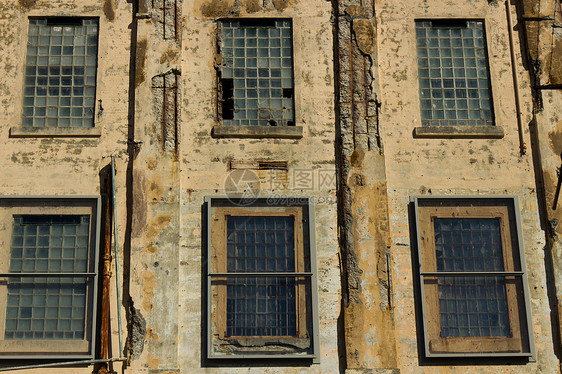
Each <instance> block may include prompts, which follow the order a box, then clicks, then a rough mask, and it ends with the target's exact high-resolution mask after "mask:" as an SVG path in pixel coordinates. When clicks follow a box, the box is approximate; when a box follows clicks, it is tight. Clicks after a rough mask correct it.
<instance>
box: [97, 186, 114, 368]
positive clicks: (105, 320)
mask: <svg viewBox="0 0 562 374" xmlns="http://www.w3.org/2000/svg"><path fill="white" fill-rule="evenodd" d="M106 182H107V183H106V187H105V188H106V192H107V193H106V198H105V235H104V239H105V241H104V246H103V278H102V297H101V300H102V301H101V326H100V359H107V358H109V286H110V281H111V226H112V217H113V215H112V212H113V209H112V204H111V200H112V199H111V195H110V191H111V190H112V178H109V176H108V177H107V178H106ZM97 373H98V374H108V373H110V371H109V364H108V363H103V364H101V365H100V367H99V368H98V371H97Z"/></svg>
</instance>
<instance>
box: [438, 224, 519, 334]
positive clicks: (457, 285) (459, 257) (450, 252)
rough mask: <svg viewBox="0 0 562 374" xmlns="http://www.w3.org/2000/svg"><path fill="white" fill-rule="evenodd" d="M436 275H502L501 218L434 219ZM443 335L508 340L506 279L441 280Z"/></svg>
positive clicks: (495, 277) (466, 278)
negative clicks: (457, 273)
mask: <svg viewBox="0 0 562 374" xmlns="http://www.w3.org/2000/svg"><path fill="white" fill-rule="evenodd" d="M434 232H435V253H436V261H437V271H455V272H467V271H503V270H504V260H503V251H502V242H501V232H500V220H499V219H497V218H435V219H434ZM439 305H440V307H439V311H440V317H441V335H442V336H443V337H449V336H508V335H509V334H510V330H509V313H508V310H507V295H506V291H505V279H504V277H497V276H490V277H442V278H439Z"/></svg>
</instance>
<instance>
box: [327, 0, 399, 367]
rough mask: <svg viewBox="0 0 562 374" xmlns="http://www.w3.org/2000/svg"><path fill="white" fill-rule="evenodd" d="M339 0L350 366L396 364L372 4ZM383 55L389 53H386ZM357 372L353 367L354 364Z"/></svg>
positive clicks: (338, 56) (341, 154)
mask: <svg viewBox="0 0 562 374" xmlns="http://www.w3.org/2000/svg"><path fill="white" fill-rule="evenodd" d="M362 3H363V2H360V1H336V2H334V13H335V14H336V26H335V27H336V35H337V47H336V61H335V66H336V72H337V79H336V82H337V83H336V86H337V94H336V98H337V111H336V113H337V114H338V120H337V125H336V126H337V132H338V139H337V143H338V147H337V148H336V156H337V161H338V173H339V174H338V175H339V182H340V183H339V185H338V188H339V191H338V195H339V196H338V197H339V205H338V207H339V214H340V217H339V222H338V224H339V225H340V227H341V231H340V232H341V236H340V253H341V256H342V259H343V261H342V263H343V276H342V280H343V284H342V286H343V292H344V298H343V305H342V310H343V313H344V322H343V324H344V331H345V335H344V336H342V337H341V339H342V343H343V344H345V352H346V365H345V366H346V368H347V369H348V370H357V371H360V370H371V369H379V370H381V372H383V370H384V369H388V370H389V372H392V370H393V369H396V368H397V361H396V340H395V339H396V335H395V329H394V316H393V307H392V294H391V289H392V274H391V272H390V259H391V253H390V230H389V219H388V196H387V180H386V172H385V154H384V148H383V144H382V141H381V137H380V128H379V105H380V102H379V100H380V99H379V98H378V94H379V93H380V92H379V79H378V76H377V74H376V72H377V66H378V63H379V59H378V56H377V42H378V40H377V36H376V33H375V30H376V29H375V22H374V21H375V8H374V6H373V4H371V5H370V6H367V5H365V6H363V4H362ZM383 58H384V57H383ZM352 372H353V371H352Z"/></svg>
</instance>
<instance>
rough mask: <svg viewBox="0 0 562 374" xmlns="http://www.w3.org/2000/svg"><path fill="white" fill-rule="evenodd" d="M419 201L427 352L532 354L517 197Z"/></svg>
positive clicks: (434, 354)
mask: <svg viewBox="0 0 562 374" xmlns="http://www.w3.org/2000/svg"><path fill="white" fill-rule="evenodd" d="M413 201H414V205H415V212H416V220H417V223H416V224H417V243H418V261H419V264H420V273H419V276H420V279H419V284H420V287H421V288H420V296H421V300H422V304H421V305H422V313H423V331H424V340H425V353H426V355H427V356H430V357H453V356H459V357H467V356H475V357H476V356H483V355H486V356H490V357H492V356H527V357H529V356H532V355H534V343H533V341H532V338H531V337H532V331H530V330H531V326H532V325H531V311H530V306H529V295H528V284H527V275H526V272H525V258H524V255H523V254H524V249H523V247H522V243H523V241H522V235H521V226H520V217H519V214H518V204H517V199H516V197H513V196H507V197H506V196H498V197H495V196H494V197H492V196H490V197H474V198H472V197H471V198H452V197H431V198H429V197H416V198H414V200H413Z"/></svg>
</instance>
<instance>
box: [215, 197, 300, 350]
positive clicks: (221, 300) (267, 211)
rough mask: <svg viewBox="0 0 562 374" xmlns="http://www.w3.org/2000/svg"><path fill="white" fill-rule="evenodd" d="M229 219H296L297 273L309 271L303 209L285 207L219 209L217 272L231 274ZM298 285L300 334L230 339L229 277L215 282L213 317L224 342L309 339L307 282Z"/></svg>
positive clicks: (217, 223)
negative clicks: (227, 249)
mask: <svg viewBox="0 0 562 374" xmlns="http://www.w3.org/2000/svg"><path fill="white" fill-rule="evenodd" d="M229 216H236V217H241V216H246V217H250V216H260V217H293V218H294V230H295V231H294V233H295V235H294V240H295V272H296V273H300V272H304V271H305V256H304V245H303V223H302V209H301V208H300V207H282V208H277V209H275V208H274V207H272V208H241V207H217V208H215V214H214V215H213V217H212V219H211V222H212V223H211V232H212V233H213V235H212V237H211V242H212V245H211V247H212V254H211V256H212V266H211V269H212V271H213V272H215V273H227V272H228V271H227V261H226V258H227V252H226V242H227V241H226V237H227V227H226V220H227V217H229ZM294 278H295V283H296V286H295V287H296V290H295V300H296V316H297V329H296V331H297V335H296V336H291V335H285V336H283V335H281V336H263V335H259V336H226V329H227V326H226V310H227V309H226V304H227V291H226V287H227V286H226V281H227V277H218V278H216V279H215V282H216V283H218V284H217V285H216V289H217V293H218V295H217V307H216V311H215V313H214V314H213V319H214V321H215V323H216V325H217V329H218V334H219V338H220V339H236V340H240V339H261V340H263V341H264V342H266V341H270V340H278V339H279V338H305V337H306V336H307V329H306V279H305V278H303V277H294Z"/></svg>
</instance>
